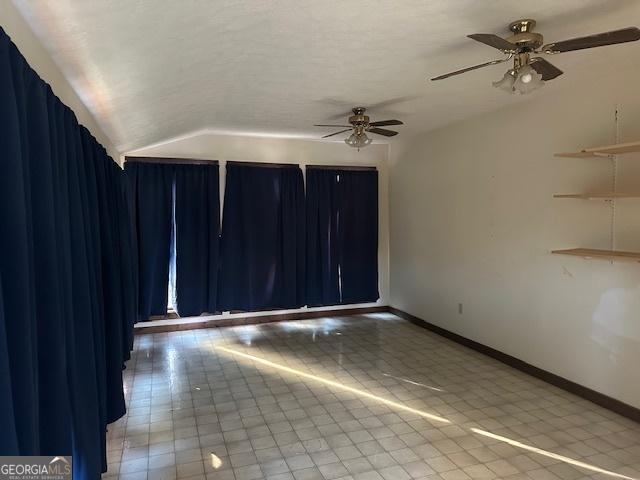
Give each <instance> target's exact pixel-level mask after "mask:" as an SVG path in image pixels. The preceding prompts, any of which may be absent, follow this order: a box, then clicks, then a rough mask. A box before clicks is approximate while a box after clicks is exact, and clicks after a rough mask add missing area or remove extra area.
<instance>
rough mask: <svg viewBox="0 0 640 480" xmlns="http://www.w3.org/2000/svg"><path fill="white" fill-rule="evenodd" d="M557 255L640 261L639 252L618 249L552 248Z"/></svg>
mask: <svg viewBox="0 0 640 480" xmlns="http://www.w3.org/2000/svg"><path fill="white" fill-rule="evenodd" d="M551 253H556V254H558V255H573V256H575V257H583V258H604V259H606V260H627V261H632V262H640V252H621V251H618V250H596V249H593V248H572V249H569V250H552V251H551Z"/></svg>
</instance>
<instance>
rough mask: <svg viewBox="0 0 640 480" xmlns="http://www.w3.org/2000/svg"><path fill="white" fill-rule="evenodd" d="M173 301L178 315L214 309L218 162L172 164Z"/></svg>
mask: <svg viewBox="0 0 640 480" xmlns="http://www.w3.org/2000/svg"><path fill="white" fill-rule="evenodd" d="M175 182H176V183H175V229H176V245H175V249H176V299H177V301H176V303H177V311H178V314H179V315H180V316H181V317H186V316H196V315H200V314H202V313H207V312H208V313H214V312H216V310H217V298H218V244H219V237H220V181H219V173H218V164H217V163H213V162H212V163H211V165H175Z"/></svg>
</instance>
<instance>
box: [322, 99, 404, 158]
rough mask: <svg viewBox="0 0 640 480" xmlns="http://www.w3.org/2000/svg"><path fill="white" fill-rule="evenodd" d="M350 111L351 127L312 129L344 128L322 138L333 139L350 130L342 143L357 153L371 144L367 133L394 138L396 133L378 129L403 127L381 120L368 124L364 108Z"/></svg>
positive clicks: (391, 121) (393, 121)
mask: <svg viewBox="0 0 640 480" xmlns="http://www.w3.org/2000/svg"><path fill="white" fill-rule="evenodd" d="M351 111H352V112H353V115H352V116H350V117H349V120H348V121H349V123H350V124H351V125H314V127H339V128H344V130H340V131H338V132H334V133H330V134H329V135H325V136H324V137H322V138H328V137H333V136H334V135H339V134H341V133H344V132H348V131H349V130H352V131H353V132H352V133H351V135H350V136H349V137H348V138H347V139H346V140H345V141H344V142H345V143H346V144H347V145H349V146H350V147H353V148H357V149H358V151H359V150H360V149H361V148H363V147H366V146H367V145H369V144H371V141H372V140H371V139H370V138H369V137H367V132H370V133H377V134H378V135H383V136H385V137H394V136H396V135H397V134H398V132H396V131H394V130H387V129H386V128H379V127H386V126H388V125H403V123H402V122H401V121H400V120H382V121H379V122H370V121H369V116H368V115H365V114H364V112H365V111H366V108H364V107H355V108H353V109H352V110H351Z"/></svg>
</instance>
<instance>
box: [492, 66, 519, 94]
mask: <svg viewBox="0 0 640 480" xmlns="http://www.w3.org/2000/svg"><path fill="white" fill-rule="evenodd" d="M515 81H516V72H515V70H512V69H510V70H507V71H506V73H505V74H504V76H503V77H502V78H501V79H500V80H498V81H497V82H493V83H492V85H493V86H494V87H495V88H499V89H500V90H503V91H505V92H508V93H514V88H513V85H514V83H515Z"/></svg>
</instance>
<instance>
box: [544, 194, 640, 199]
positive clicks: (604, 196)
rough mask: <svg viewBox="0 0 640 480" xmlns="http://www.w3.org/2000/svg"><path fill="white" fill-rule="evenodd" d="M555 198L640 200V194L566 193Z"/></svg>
mask: <svg viewBox="0 0 640 480" xmlns="http://www.w3.org/2000/svg"><path fill="white" fill-rule="evenodd" d="M553 198H579V199H582V200H613V199H614V198H640V193H620V192H605V193H566V194H556V195H554V196H553Z"/></svg>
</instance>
